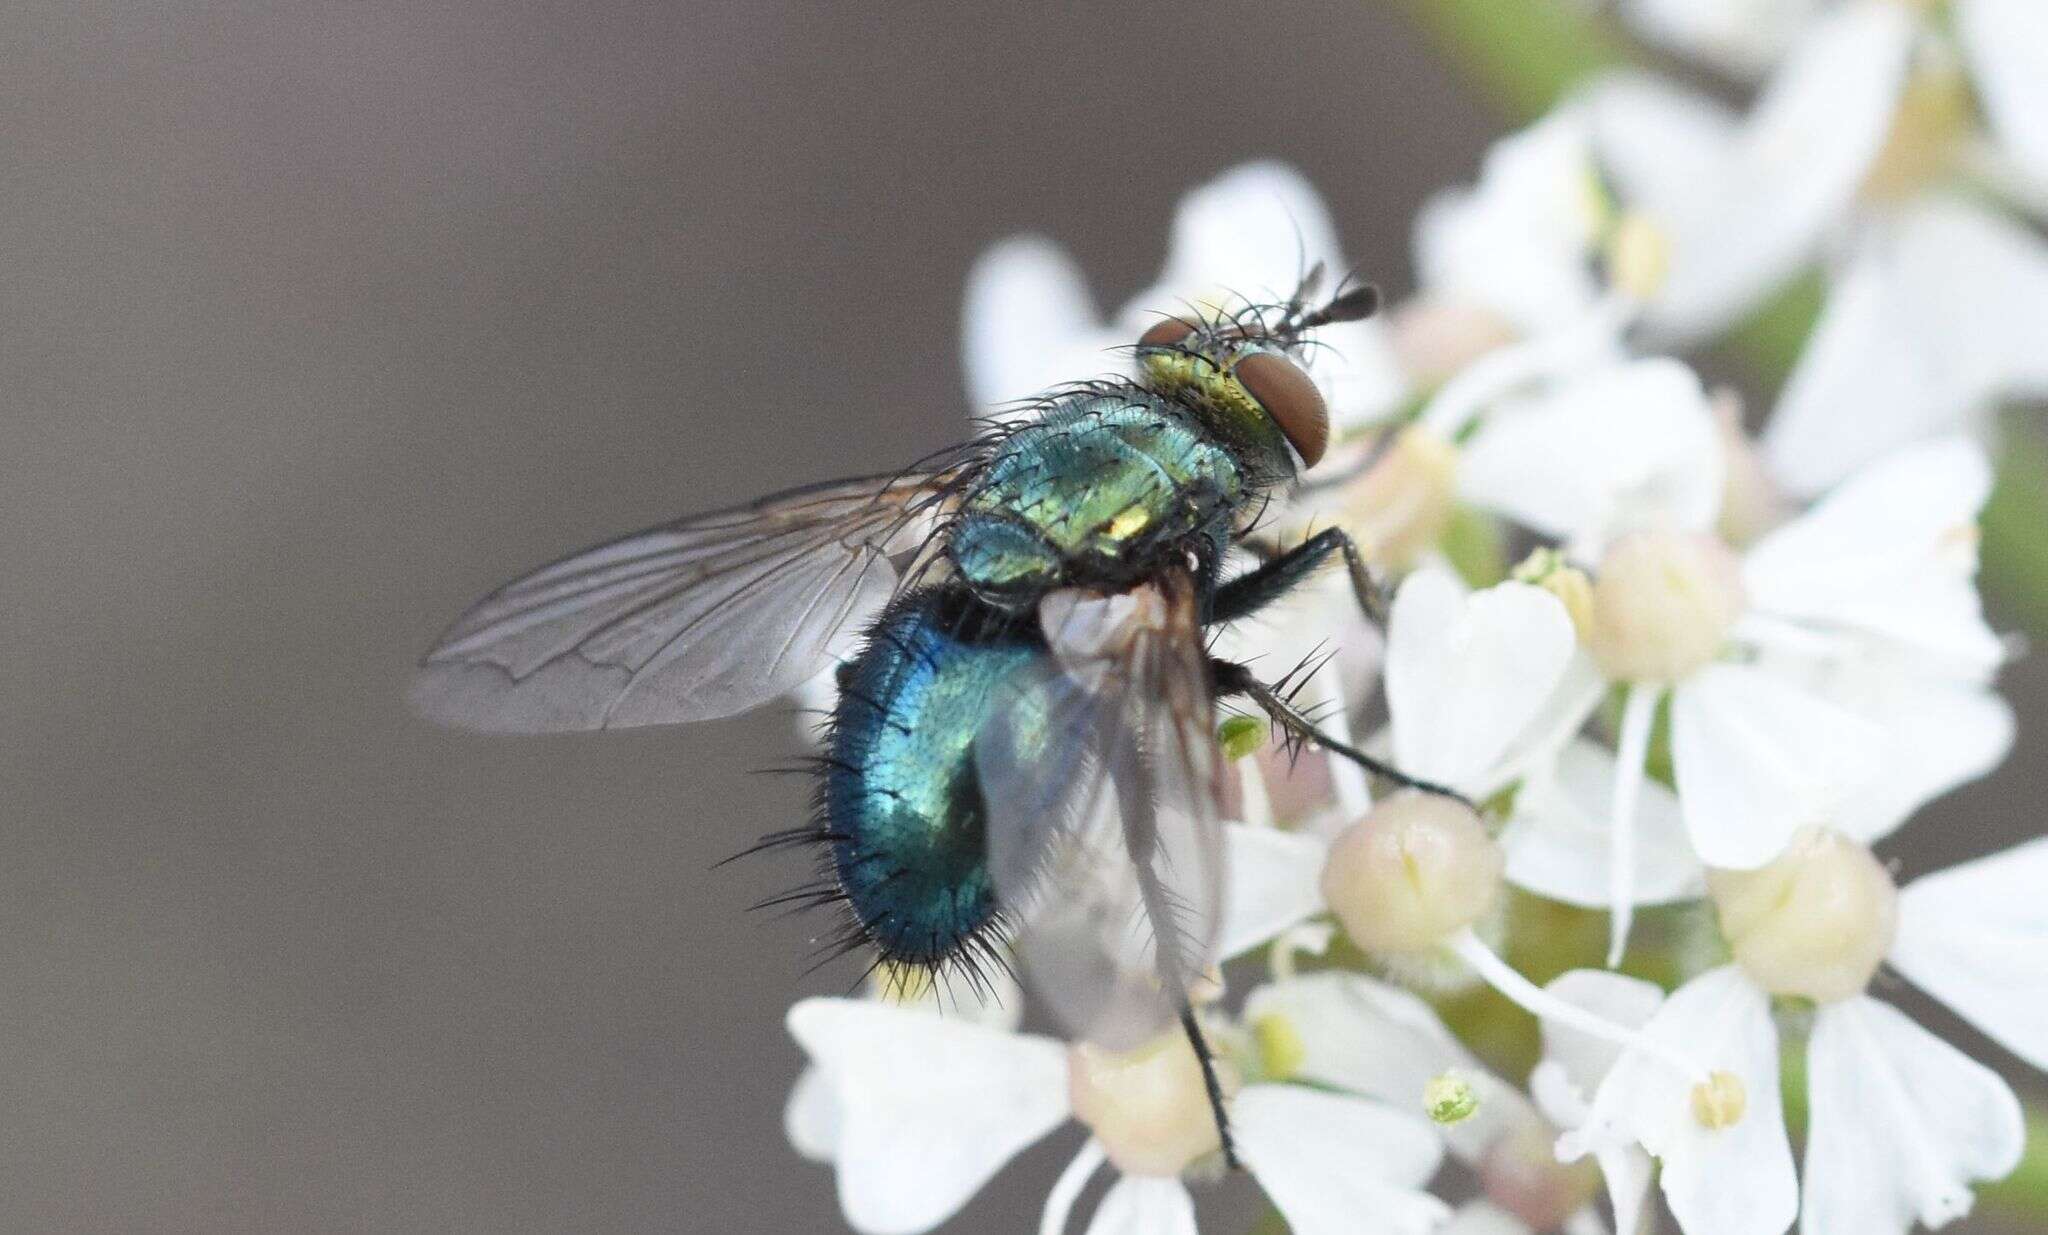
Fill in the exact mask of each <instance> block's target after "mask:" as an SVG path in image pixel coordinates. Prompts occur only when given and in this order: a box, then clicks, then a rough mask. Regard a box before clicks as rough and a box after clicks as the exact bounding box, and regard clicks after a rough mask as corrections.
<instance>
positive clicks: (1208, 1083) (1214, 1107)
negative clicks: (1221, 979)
mask: <svg viewBox="0 0 2048 1235" xmlns="http://www.w3.org/2000/svg"><path fill="white" fill-rule="evenodd" d="M1180 1027H1181V1028H1182V1029H1183V1030H1185V1031H1187V1035H1188V1045H1189V1046H1191V1047H1193V1048H1194V1050H1195V1059H1196V1060H1197V1061H1198V1062H1200V1063H1201V1065H1202V1088H1203V1089H1205V1090H1207V1091H1208V1094H1209V1111H1210V1113H1211V1114H1213V1115H1214V1116H1215V1117H1216V1135H1217V1136H1218V1137H1220V1138H1221V1139H1222V1141H1223V1161H1224V1162H1225V1163H1226V1164H1228V1165H1229V1167H1230V1169H1231V1170H1233V1171H1234V1170H1237V1169H1238V1161H1237V1142H1236V1140H1235V1139H1234V1138H1232V1136H1231V1135H1230V1116H1229V1115H1228V1114H1226V1113H1225V1112H1224V1110H1223V1082H1222V1081H1221V1080H1219V1079H1217V1076H1216V1056H1215V1055H1214V1054H1212V1053H1211V1052H1210V1050H1209V1040H1208V1039H1207V1038H1204V1037H1203V1036H1202V1022H1201V1021H1200V1020H1198V1019H1196V1017H1195V1009H1194V1008H1193V1006H1191V1005H1189V1004H1182V1005H1181V1006H1180Z"/></svg>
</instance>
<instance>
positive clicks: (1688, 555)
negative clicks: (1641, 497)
mask: <svg viewBox="0 0 2048 1235" xmlns="http://www.w3.org/2000/svg"><path fill="white" fill-rule="evenodd" d="M1742 606H1743V596H1742V569H1741V565H1740V563H1738V562H1737V561H1736V559H1735V555H1734V554H1733V553H1730V552H1729V551H1728V548H1727V546H1725V545H1723V544H1722V543H1721V542H1720V541H1718V540H1716V539H1714V538H1713V537H1711V536H1705V535H1700V534H1697V533H1692V532H1676V531H1649V532H1637V533H1635V534H1633V535H1630V536H1624V537H1622V538H1621V539H1620V540H1617V541H1615V542H1614V544H1613V546H1612V547H1611V548H1609V549H1608V550H1607V556H1606V557H1604V558H1603V559H1601V562H1600V574H1599V578H1598V579H1596V580H1595V581H1594V584H1593V636H1592V638H1591V639H1590V640H1589V641H1588V646H1589V647H1590V648H1591V649H1592V652H1593V656H1594V659H1596V660H1598V661H1599V662H1600V668H1601V669H1602V670H1603V671H1604V672H1605V673H1606V674H1607V676H1609V677H1611V678H1616V679H1619V680H1621V681H1627V682H1675V681H1677V680H1679V679H1681V678H1683V677H1685V676H1686V675H1687V674H1689V673H1691V672H1692V671H1693V670H1695V669H1697V668H1699V667H1700V666H1702V665H1704V664H1706V663H1707V662H1708V661H1710V660H1712V659H1713V658H1714V656H1715V655H1716V654H1717V653H1719V652H1720V650H1721V645H1722V644H1723V643H1724V642H1726V641H1727V638H1728V631H1729V629H1730V628H1731V627H1733V626H1734V625H1735V619H1736V618H1737V617H1738V616H1739V615H1740V614H1741V613H1742Z"/></svg>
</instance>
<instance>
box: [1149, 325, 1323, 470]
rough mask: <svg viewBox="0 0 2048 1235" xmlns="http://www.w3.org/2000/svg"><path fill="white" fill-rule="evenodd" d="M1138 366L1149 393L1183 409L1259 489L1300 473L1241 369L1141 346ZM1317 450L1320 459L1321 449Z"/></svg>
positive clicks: (1189, 354) (1285, 441)
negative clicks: (1241, 465)
mask: <svg viewBox="0 0 2048 1235" xmlns="http://www.w3.org/2000/svg"><path fill="white" fill-rule="evenodd" d="M1263 354H1266V353H1264V352H1247V353H1246V355H1247V356H1250V355H1263ZM1272 354H1273V355H1275V356H1277V355H1278V353H1272ZM1289 363H1291V362H1289ZM1138 366H1139V370H1140V372H1141V373H1142V374H1143V380H1144V383H1145V385H1146V386H1147V387H1148V388H1149V389H1150V390H1152V391H1153V392H1154V393H1155V394H1157V395H1159V396H1160V397H1161V398H1163V399H1167V400H1170V401H1172V402H1173V403H1176V404H1178V405H1180V406H1181V407H1182V408H1185V409H1186V410H1187V412H1188V414H1189V415H1191V416H1193V417H1194V418H1195V419H1196V420H1197V421H1198V422H1199V423H1200V424H1201V425H1202V427H1203V429H1204V430H1206V431H1207V432H1208V433H1209V434H1211V435H1212V436H1214V437H1215V438H1216V440H1218V441H1219V442H1223V443H1225V444H1227V445H1228V446H1229V447H1230V449H1231V450H1232V451H1234V452H1235V453H1236V454H1237V455H1238V457H1239V458H1241V459H1243V460H1244V461H1245V464H1246V466H1247V470H1248V471H1250V472H1251V473H1252V474H1254V475H1255V476H1257V477H1258V478H1259V479H1260V481H1261V482H1262V483H1264V484H1266V485H1276V484H1281V483H1284V482H1286V481H1288V480H1291V479H1293V478H1294V476H1295V475H1296V473H1297V472H1298V470H1299V468H1298V467H1297V462H1296V460H1297V454H1296V452H1295V451H1294V450H1293V449H1291V448H1290V447H1289V445H1288V438H1287V434H1285V433H1284V432H1282V431H1281V428H1280V425H1279V424H1278V422H1276V421H1275V419H1274V418H1273V416H1272V415H1271V414H1270V413H1269V412H1268V411H1267V410H1266V408H1265V407H1264V405H1262V404H1261V403H1260V402H1259V400H1258V398H1257V397H1256V396H1255V395H1253V393H1252V392H1251V390H1250V388H1249V387H1248V386H1247V385H1246V382H1245V377H1246V376H1247V375H1248V374H1247V373H1245V372H1241V371H1240V367H1239V365H1236V364H1231V363H1229V362H1228V361H1223V362H1219V360H1218V359H1217V358H1215V357H1212V356H1210V355H1208V354H1206V353H1203V352H1200V351H1192V350H1189V351H1182V350H1177V349H1172V348H1157V349H1154V348H1145V347H1142V346H1141V347H1140V349H1139V352H1138ZM1325 435H1327V428H1326V429H1325ZM1315 449H1316V450H1317V452H1318V453H1320V446H1318V447H1316V448H1315Z"/></svg>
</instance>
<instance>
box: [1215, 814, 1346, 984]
mask: <svg viewBox="0 0 2048 1235" xmlns="http://www.w3.org/2000/svg"><path fill="white" fill-rule="evenodd" d="M1223 845H1224V849H1225V853H1224V857H1225V859H1226V861H1225V862H1224V867H1223V869H1224V870H1225V871H1226V872H1227V873H1228V880H1227V882H1226V885H1225V887H1224V890H1223V926H1222V932H1221V940H1222V942H1221V943H1220V944H1218V946H1217V953H1216V954H1217V955H1218V956H1221V957H1223V958H1225V959H1228V958H1230V957H1233V956H1237V955H1239V954H1240V953H1243V952H1248V951H1250V950H1251V949H1253V948H1255V947H1257V946H1259V945H1260V944H1262V943H1265V942H1266V941H1267V940H1270V939H1271V938H1273V937H1274V936H1275V935H1278V934H1279V933H1280V932H1282V931H1284V930H1286V929H1287V928H1288V927H1290V926H1293V925H1294V924H1295V923H1297V922H1299V921H1301V920H1302V919H1303V918H1306V917H1310V916H1311V915H1314V914H1316V913H1319V912H1321V911H1322V908H1323V891H1322V877H1323V860H1324V859H1325V858H1326V857H1327V856H1328V855H1329V848H1328V846H1326V845H1325V844H1323V842H1321V841H1320V840H1317V839H1316V838H1315V837H1312V836H1303V835H1300V834H1298V833H1294V832H1282V831H1281V830H1279V829H1278V828H1255V827H1251V826H1249V825H1247V824H1242V823H1233V824H1229V825H1227V826H1225V828H1224V829H1223Z"/></svg>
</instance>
